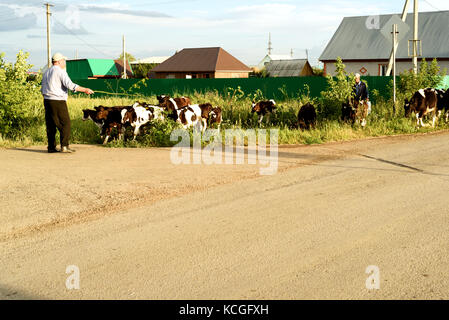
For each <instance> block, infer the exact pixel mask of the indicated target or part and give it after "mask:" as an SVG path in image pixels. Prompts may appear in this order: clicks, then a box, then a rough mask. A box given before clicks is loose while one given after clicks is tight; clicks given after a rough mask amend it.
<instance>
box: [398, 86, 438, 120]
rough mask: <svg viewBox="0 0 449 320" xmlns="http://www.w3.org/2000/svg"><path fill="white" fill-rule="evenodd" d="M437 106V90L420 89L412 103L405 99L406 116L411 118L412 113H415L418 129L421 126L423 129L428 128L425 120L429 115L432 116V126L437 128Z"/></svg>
mask: <svg viewBox="0 0 449 320" xmlns="http://www.w3.org/2000/svg"><path fill="white" fill-rule="evenodd" d="M437 104H438V96H437V92H436V90H435V89H430V88H427V89H420V90H418V91H416V92H415V94H414V95H413V97H412V98H411V99H410V101H409V100H408V99H405V104H404V110H405V116H406V117H409V116H410V114H411V113H412V112H415V114H416V121H417V125H418V127H419V126H420V125H421V126H422V127H427V126H429V125H425V124H424V122H423V118H424V116H426V115H428V114H432V115H433V121H432V126H433V127H435V123H436V121H437Z"/></svg>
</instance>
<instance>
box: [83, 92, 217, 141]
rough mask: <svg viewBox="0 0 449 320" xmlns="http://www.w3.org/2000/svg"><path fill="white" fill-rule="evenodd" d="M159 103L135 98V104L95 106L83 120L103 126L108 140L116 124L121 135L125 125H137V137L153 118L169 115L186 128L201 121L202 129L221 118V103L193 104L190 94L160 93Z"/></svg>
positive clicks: (102, 130) (135, 134)
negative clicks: (150, 102) (172, 94)
mask: <svg viewBox="0 0 449 320" xmlns="http://www.w3.org/2000/svg"><path fill="white" fill-rule="evenodd" d="M157 99H158V101H159V105H158V106H152V105H148V104H147V103H144V102H143V103H142V102H136V103H135V104H134V105H132V106H121V107H104V106H99V107H95V110H83V120H84V121H86V120H89V119H90V120H92V121H93V122H94V123H95V124H96V125H97V126H98V127H99V128H100V136H101V138H102V139H104V141H103V144H107V143H108V140H109V138H110V137H111V132H112V129H113V128H116V129H117V131H118V133H119V139H121V138H122V136H123V134H124V132H125V129H126V126H131V127H133V128H134V140H135V139H136V137H137V135H139V133H140V128H141V127H142V126H143V125H146V124H148V123H150V122H152V121H164V120H165V119H166V118H170V119H172V120H173V121H176V122H178V123H180V124H181V125H182V126H183V127H184V128H185V129H187V128H190V127H194V126H196V125H199V126H200V127H201V129H202V130H203V132H204V131H205V130H206V128H207V126H208V125H209V126H212V125H213V124H217V125H218V127H220V125H221V122H222V116H221V114H222V110H221V108H220V107H215V108H214V107H212V105H211V104H210V103H205V104H195V105H192V104H191V102H190V99H189V98H186V97H181V98H170V97H169V96H158V97H157Z"/></svg>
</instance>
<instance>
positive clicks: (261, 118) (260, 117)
mask: <svg viewBox="0 0 449 320" xmlns="http://www.w3.org/2000/svg"><path fill="white" fill-rule="evenodd" d="M262 121H263V115H262V114H261V115H260V116H259V127H260V126H262Z"/></svg>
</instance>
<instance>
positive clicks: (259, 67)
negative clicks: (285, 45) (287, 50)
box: [254, 54, 293, 71]
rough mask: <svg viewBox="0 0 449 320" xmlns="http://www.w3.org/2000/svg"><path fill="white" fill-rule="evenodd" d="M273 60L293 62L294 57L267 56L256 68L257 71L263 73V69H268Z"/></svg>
mask: <svg viewBox="0 0 449 320" xmlns="http://www.w3.org/2000/svg"><path fill="white" fill-rule="evenodd" d="M273 60H293V57H292V56H291V55H282V54H277V55H276V54H267V55H266V56H265V57H264V58H263V59H262V60H261V61H260V62H259V64H258V65H257V66H255V68H254V69H255V70H256V71H261V70H262V69H263V68H265V67H266V65H267V64H268V63H270V62H271V61H273Z"/></svg>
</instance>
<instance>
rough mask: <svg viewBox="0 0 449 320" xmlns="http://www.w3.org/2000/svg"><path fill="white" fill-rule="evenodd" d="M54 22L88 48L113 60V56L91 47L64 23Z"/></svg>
mask: <svg viewBox="0 0 449 320" xmlns="http://www.w3.org/2000/svg"><path fill="white" fill-rule="evenodd" d="M53 21H55V22H56V23H57V24H59V25H60V26H62V27H63V28H64V29H65V30H67V31H68V32H69V33H70V34H71V35H72V36H74V37H76V38H78V40H80V41H81V42H83V43H84V44H85V45H86V46H88V47H89V48H91V49H93V50H95V51H97V52H98V53H100V54H102V55H103V56H105V57H108V58H111V55H109V54H107V53H105V52H103V51H101V50H99V49H97V48H96V47H94V46H93V45H91V44H90V43H88V42H87V41H85V40H84V39H83V38H81V37H80V36H78V35H77V34H76V33H75V32H73V31H72V30H70V29H69V28H67V27H66V26H65V25H64V24H63V23H61V22H59V21H58V20H56V19H53Z"/></svg>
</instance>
